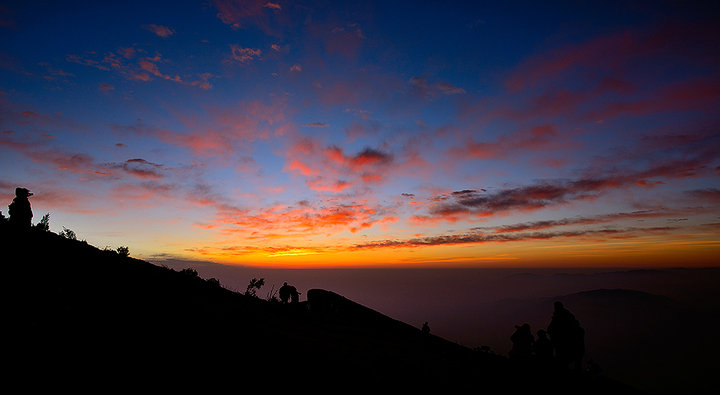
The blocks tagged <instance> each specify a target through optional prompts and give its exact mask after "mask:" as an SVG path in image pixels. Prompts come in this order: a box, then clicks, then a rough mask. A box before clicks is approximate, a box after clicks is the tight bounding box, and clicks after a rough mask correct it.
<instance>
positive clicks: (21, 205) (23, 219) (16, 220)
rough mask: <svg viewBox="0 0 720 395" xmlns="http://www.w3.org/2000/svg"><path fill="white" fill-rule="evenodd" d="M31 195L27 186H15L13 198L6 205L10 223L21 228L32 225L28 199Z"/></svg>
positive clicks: (27, 227)
mask: <svg viewBox="0 0 720 395" xmlns="http://www.w3.org/2000/svg"><path fill="white" fill-rule="evenodd" d="M32 195H33V194H32V193H31V192H30V191H28V190H27V188H20V187H18V188H15V199H13V201H12V203H10V206H8V213H9V214H10V224H12V225H14V226H17V227H19V228H23V229H29V228H30V227H31V226H32V217H33V214H32V209H31V208H30V200H28V198H29V197H30V196H32Z"/></svg>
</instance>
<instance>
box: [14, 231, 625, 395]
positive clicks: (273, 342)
mask: <svg viewBox="0 0 720 395" xmlns="http://www.w3.org/2000/svg"><path fill="white" fill-rule="evenodd" d="M0 238H1V239H2V240H3V249H2V254H3V256H4V259H3V261H4V266H5V275H4V276H3V285H4V286H3V289H4V290H5V300H6V301H7V302H8V303H7V306H8V307H7V310H6V314H5V320H4V323H5V327H6V329H8V331H7V334H6V344H7V345H8V347H7V352H6V353H5V355H6V357H7V360H10V361H12V369H11V371H10V376H14V377H13V378H14V379H18V378H20V377H22V378H23V380H25V381H24V382H25V383H26V384H29V385H30V387H32V384H37V383H40V382H43V380H45V381H50V382H52V383H54V384H55V385H59V383H63V384H67V385H73V386H77V385H78V384H79V383H85V382H87V381H88V380H90V379H91V378H92V379H96V380H101V381H103V382H105V383H115V384H118V385H119V384H121V383H126V384H127V383H129V382H130V383H134V382H139V380H140V379H141V378H142V380H147V379H152V380H154V381H160V382H163V381H167V382H168V383H170V382H173V383H175V384H178V383H180V384H182V383H184V382H188V383H189V382H191V381H194V382H198V381H199V382H207V383H216V382H227V383H235V384H236V385H237V386H238V387H242V386H243V383H246V384H247V383H251V382H254V383H256V384H258V383H267V385H272V386H279V385H282V386H289V385H293V386H298V387H299V388H302V387H306V388H312V389H318V388H323V387H327V388H335V389H338V390H341V391H344V390H347V389H348V386H350V388H351V389H359V388H378V386H384V387H387V386H391V387H396V386H397V387H402V388H404V389H407V390H423V389H425V390H429V389H431V388H443V389H446V390H448V389H466V390H478V391H479V390H499V389H502V390H503V392H506V393H507V392H510V393H513V392H522V391H526V390H542V389H544V388H553V391H554V392H555V393H558V391H559V392H568V393H570V392H576V391H578V390H581V391H582V392H584V393H610V392H612V393H618V392H630V393H631V392H632V391H631V390H630V389H629V388H627V387H625V386H623V385H621V384H619V383H616V382H613V381H610V380H607V379H604V378H602V377H600V378H597V377H587V376H585V375H582V374H570V373H567V372H563V371H554V370H546V371H539V370H536V369H535V368H534V367H523V366H517V365H515V364H512V363H510V361H508V360H507V359H505V358H503V357H500V356H496V355H493V354H488V353H483V352H478V351H473V350H470V349H468V348H465V347H462V346H460V345H457V344H455V343H452V342H448V341H446V340H444V339H441V338H439V337H436V336H433V335H423V334H422V333H421V332H420V330H418V329H417V328H414V327H412V326H410V325H407V324H405V323H402V322H399V321H397V320H394V319H392V318H390V317H387V316H385V315H382V314H380V313H378V312H376V311H374V310H371V309H368V308H366V307H364V306H361V305H359V304H357V303H354V302H352V301H350V300H348V299H346V298H344V297H342V296H340V295H337V294H335V293H333V292H330V291H325V290H319V289H315V290H309V291H308V292H307V296H308V301H307V302H302V303H298V304H294V305H282V304H279V303H272V302H268V301H265V300H260V299H257V298H254V297H249V296H245V295H242V294H239V293H236V292H232V291H229V290H227V289H224V288H222V287H221V286H220V285H219V284H218V283H217V282H216V281H212V280H205V279H202V278H200V277H198V276H197V275H196V273H195V272H193V271H188V270H186V271H180V272H178V271H174V270H171V269H168V268H164V267H159V266H155V265H152V264H150V263H147V262H144V261H141V260H138V259H133V258H127V257H122V256H120V255H118V254H117V253H115V252H112V251H103V250H99V249H97V248H95V247H93V246H90V245H87V244H86V243H84V242H81V241H75V240H68V239H65V238H62V237H60V236H58V235H56V234H53V233H49V232H38V231H35V230H32V231H28V232H22V233H17V232H13V231H12V229H9V228H7V227H5V226H4V225H3V226H0ZM28 377H29V379H28ZM50 377H52V378H53V379H52V380H50V379H49V378H50ZM34 378H36V379H37V380H39V381H34V380H33V379H34ZM335 386H339V387H335ZM343 389H344V390H343ZM350 392H352V391H350Z"/></svg>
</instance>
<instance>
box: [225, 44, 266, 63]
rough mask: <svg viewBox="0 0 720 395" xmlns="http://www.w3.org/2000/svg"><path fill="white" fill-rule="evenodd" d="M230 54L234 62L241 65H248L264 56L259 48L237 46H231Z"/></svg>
mask: <svg viewBox="0 0 720 395" xmlns="http://www.w3.org/2000/svg"><path fill="white" fill-rule="evenodd" d="M230 52H231V53H232V54H231V57H232V59H233V60H235V61H237V62H240V63H243V64H245V63H248V62H250V61H252V60H255V59H257V58H259V57H260V55H262V51H261V50H259V49H257V48H243V47H241V46H240V45H237V44H230Z"/></svg>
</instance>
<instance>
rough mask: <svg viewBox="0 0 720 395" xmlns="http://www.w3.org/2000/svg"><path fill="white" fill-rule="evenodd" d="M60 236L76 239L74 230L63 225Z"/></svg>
mask: <svg viewBox="0 0 720 395" xmlns="http://www.w3.org/2000/svg"><path fill="white" fill-rule="evenodd" d="M60 236H62V237H64V238H66V239H70V240H77V235H76V234H75V232H73V231H72V230H70V229H68V228H66V227H64V226H63V230H62V232H60Z"/></svg>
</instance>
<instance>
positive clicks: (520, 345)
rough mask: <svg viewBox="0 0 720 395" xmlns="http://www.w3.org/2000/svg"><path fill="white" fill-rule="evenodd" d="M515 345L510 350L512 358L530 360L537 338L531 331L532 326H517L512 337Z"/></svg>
mask: <svg viewBox="0 0 720 395" xmlns="http://www.w3.org/2000/svg"><path fill="white" fill-rule="evenodd" d="M510 340H511V341H512V343H513V346H512V349H511V350H510V353H509V354H510V358H511V359H516V360H528V359H530V357H531V356H532V352H533V346H534V344H535V338H534V337H533V334H532V332H531V331H530V324H522V325H521V326H517V325H515V333H513V334H512V336H510Z"/></svg>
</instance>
